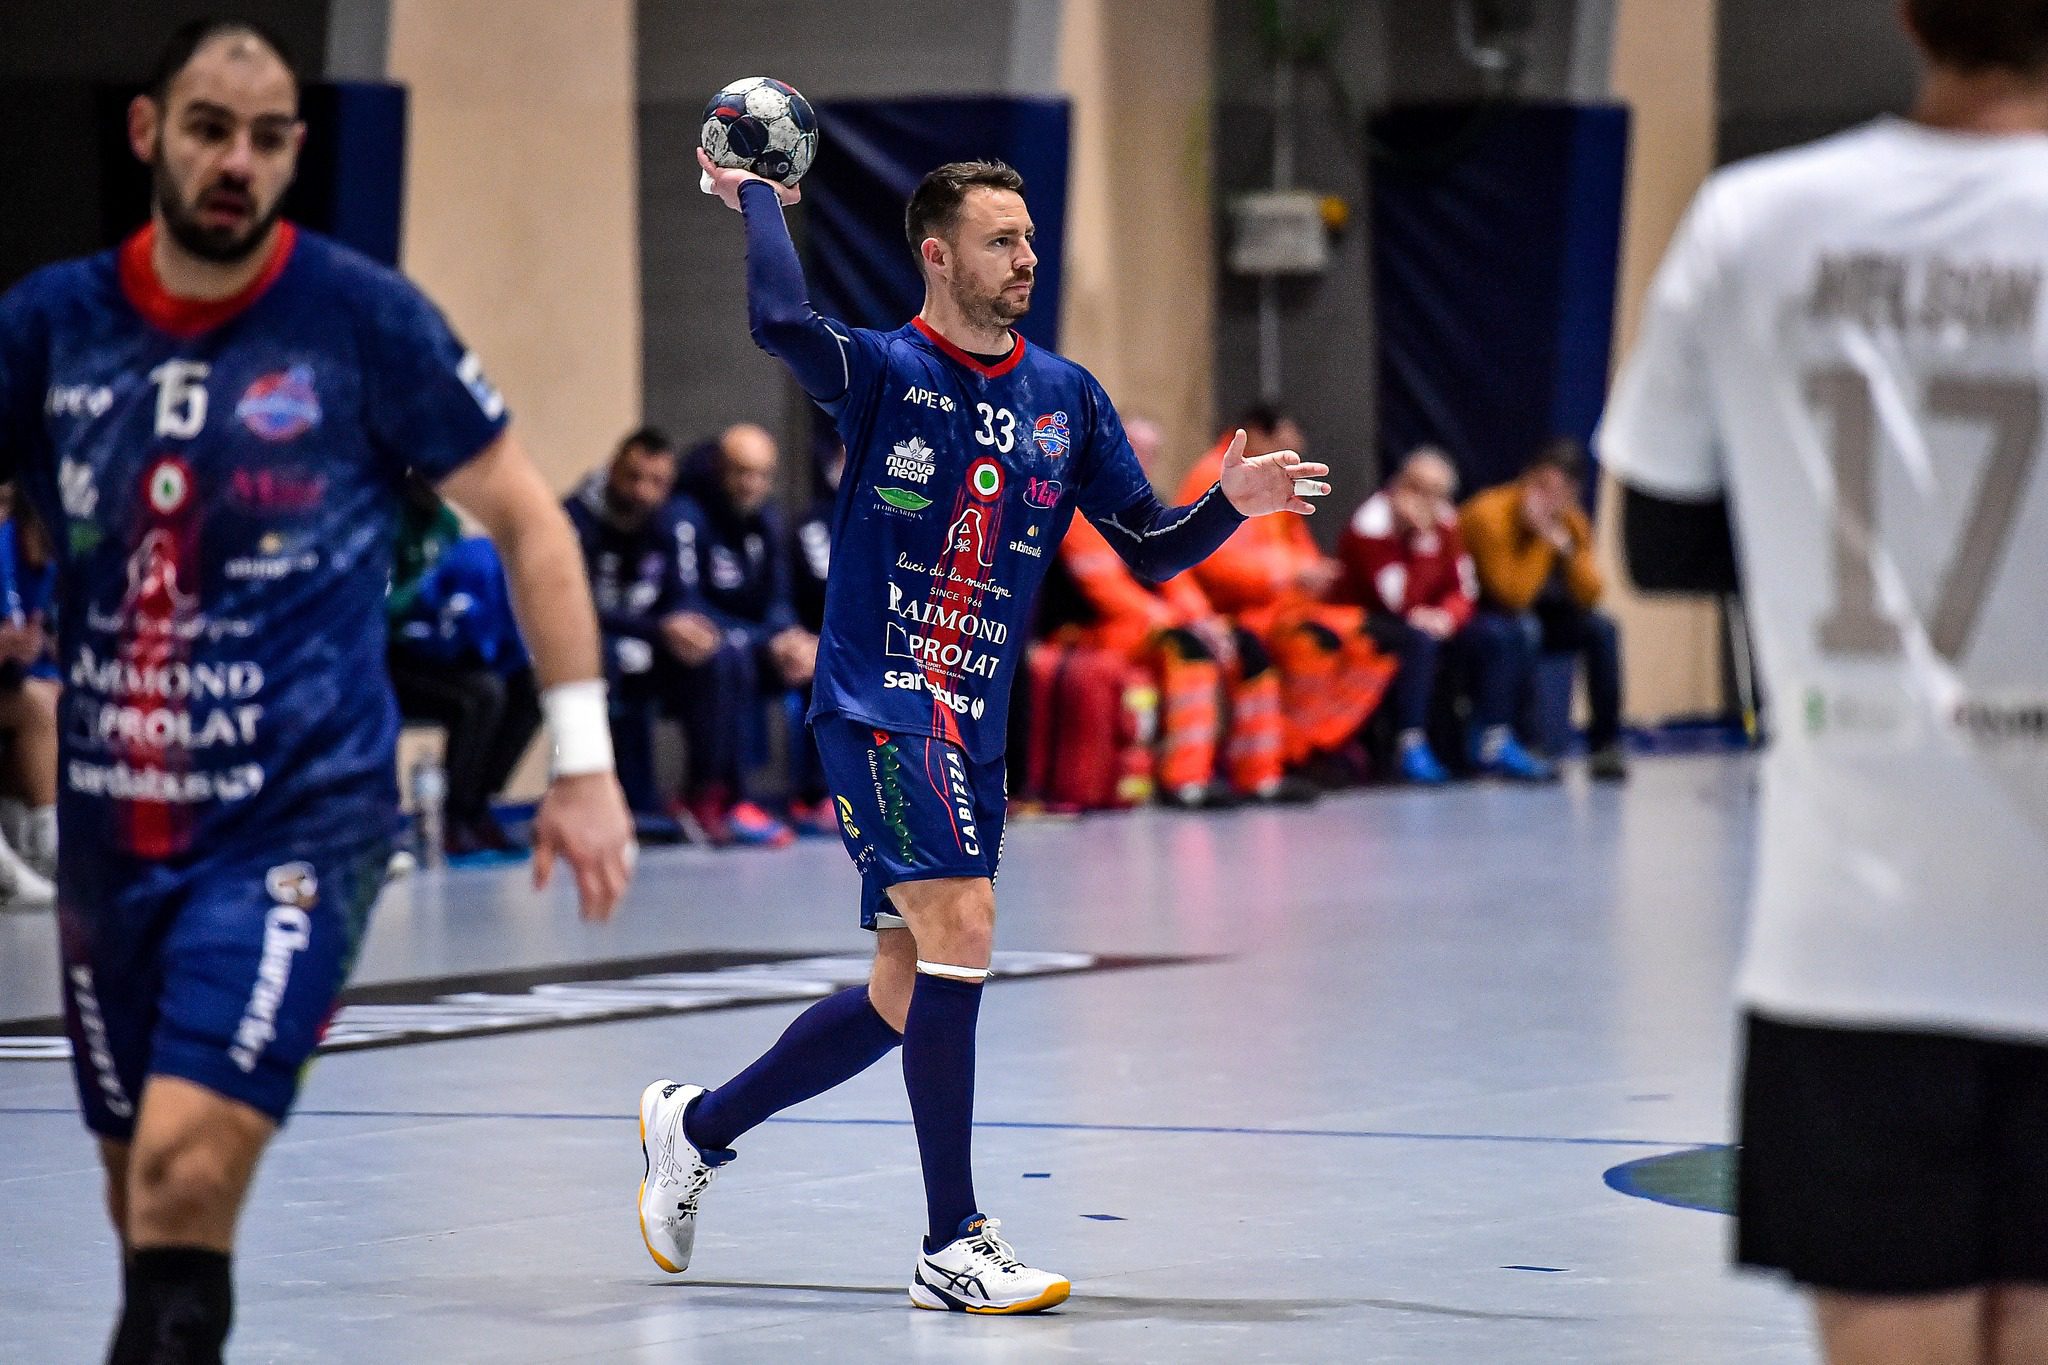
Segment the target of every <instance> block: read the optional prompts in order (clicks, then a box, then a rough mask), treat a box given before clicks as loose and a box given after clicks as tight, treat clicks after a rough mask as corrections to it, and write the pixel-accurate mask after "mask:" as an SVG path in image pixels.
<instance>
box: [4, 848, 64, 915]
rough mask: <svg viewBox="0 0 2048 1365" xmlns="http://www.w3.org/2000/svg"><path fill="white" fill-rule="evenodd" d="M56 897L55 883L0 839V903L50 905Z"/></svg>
mask: <svg viewBox="0 0 2048 1365" xmlns="http://www.w3.org/2000/svg"><path fill="white" fill-rule="evenodd" d="M56 899H57V887H56V884H55V883H53V882H52V881H51V880H50V879H49V878H48V877H45V876H44V875H43V874H42V873H40V872H38V871H36V870H35V869H34V868H33V867H30V866H29V865H28V863H27V862H25V861H23V859H22V856H21V855H20V854H19V853H16V852H15V851H14V850H13V849H12V848H11V847H9V846H8V845H7V843H6V842H5V841H0V905H50V904H54V903H55V901H56Z"/></svg>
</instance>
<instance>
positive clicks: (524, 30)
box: [389, 0, 641, 797]
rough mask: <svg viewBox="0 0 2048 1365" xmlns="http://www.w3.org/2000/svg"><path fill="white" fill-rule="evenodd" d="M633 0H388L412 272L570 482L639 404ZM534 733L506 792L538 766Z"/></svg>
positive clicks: (553, 467)
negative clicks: (405, 97) (405, 125)
mask: <svg viewBox="0 0 2048 1365" xmlns="http://www.w3.org/2000/svg"><path fill="white" fill-rule="evenodd" d="M633 58H634V53H633V5H632V3H631V0H573V3H555V2H553V0H392V5H391V53H390V66H389V70H390V79H391V80H394V81H398V82H401V83H402V84H404V85H405V86H407V87H408V88H409V89H410V91H411V120H412V124H411V132H410V138H409V145H408V147H407V158H406V183H405V260H404V266H405V270H406V273H407V274H409V275H411V276H412V277H413V279H415V280H417V281H419V283H420V285H421V286H422V287H423V288H425V289H426V291H427V292H428V293H429V294H430V295H432V296H433V298H434V301H435V302H436V303H438V304H440V305H441V308H442V310H443V311H444V312H446V313H447V314H448V317H449V319H450V320H451V321H452V322H453V323H454V324H455V327H456V330H457V331H458V332H460V333H461V334H462V337H463V339H464V340H465V341H467V342H468V343H469V344H470V346H471V347H473V348H474V349H475V350H476V353H477V354H478V355H479V356H480V357H482V359H483V363H484V370H485V372H486V373H487V374H489V376H490V377H491V380H492V382H493V383H495V384H496V385H497V386H498V388H499V389H500V390H502V391H503V392H504V394H505V399H506V402H507V403H508V404H510V406H511V408H512V412H513V421H514V424H515V427H516V428H517V430H518V432H519V434H520V437H521V439H522V440H523V441H524V442H525V444H526V446H527V448H528V449H529V450H530V451H532V452H533V456H534V459H535V460H536V461H537V462H538V463H539V465H540V467H541V471H542V473H543V474H545V475H546V476H547V479H548V481H549V482H550V483H552V484H553V485H555V486H556V487H557V488H562V489H566V488H567V487H568V486H569V485H570V484H572V483H573V482H575V481H576V479H578V478H579V477H581V476H582V474H583V473H584V471H586V470H588V469H589V468H590V467H591V466H593V465H595V464H596V463H598V461H599V460H601V459H602V458H603V457H604V455H605V454H606V453H607V452H608V450H609V449H610V447H611V445H612V443H613V442H615V441H616V440H617V439H618V438H619V436H620V435H621V434H623V433H624V432H625V431H627V430H628V429H629V428H631V427H633V426H636V425H638V423H639V420H640V404H641V387H640V250H639V241H640V239H639V224H638V220H637V211H638V210H637V196H638V193H639V173H638V167H637V155H636V151H637V143H636V123H635V115H634V91H635V86H634V80H633V69H634V67H633ZM544 747H545V746H544V745H542V744H539V743H536V744H535V745H534V747H533V749H532V750H531V751H529V753H528V754H527V758H526V762H525V763H523V764H522V765H521V766H520V769H519V771H518V772H516V773H514V774H513V777H512V781H511V783H510V784H509V786H508V788H507V794H508V795H511V796H515V797H518V796H528V797H530V796H533V795H536V794H538V792H539V791H540V789H541V787H542V785H543V784H544V783H545V781H546V774H545V771H544V766H543V758H542V755H543V751H544Z"/></svg>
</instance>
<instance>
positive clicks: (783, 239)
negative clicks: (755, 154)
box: [697, 149, 851, 403]
mask: <svg viewBox="0 0 2048 1365" xmlns="http://www.w3.org/2000/svg"><path fill="white" fill-rule="evenodd" d="M697 161H698V164H699V165H701V166H702V167H703V168H704V181H705V186H706V189H707V191H708V192H709V193H712V194H715V195H717V196H718V198H719V199H720V201H721V202H723V203H724V204H725V205H726V206H727V207H728V208H731V209H734V210H737V211H738V212H739V214H740V215H741V216H742V217H744V218H745V219H746V220H747V329H748V331H749V332H751V333H752V334H753V337H754V344H755V345H757V346H759V347H760V348H761V349H762V350H764V351H766V352H768V354H770V355H772V356H774V357H775V358H776V359H777V360H780V361H781V362H782V363H783V364H785V365H787V366H788V367H789V372H790V373H791V374H793V375H795V376H796V382H797V383H798V385H800V386H801V387H802V388H803V391H804V392H805V393H807V394H809V395H810V396H811V397H812V398H814V399H816V400H817V401H818V402H820V403H832V402H835V401H837V400H839V399H841V398H844V397H845V396H846V390H847V387H848V384H849V382H850V377H851V376H850V374H849V371H848V369H847V360H846V349H845V348H846V339H845V338H844V337H842V336H840V335H839V334H838V333H837V332H834V331H833V330H832V325H831V324H830V323H828V322H827V321H826V320H825V319H824V317H823V316H821V315H820V314H819V312H818V310H817V309H815V308H813V307H811V300H810V294H809V292H808V290H806V288H805V287H804V269H803V264H802V262H800V261H798V260H797V255H796V243H794V242H792V241H791V240H790V239H789V225H788V224H786V223H784V222H783V221H782V208H783V205H785V204H794V203H795V202H796V201H797V191H796V190H794V189H786V188H784V187H782V186H779V185H773V184H770V183H769V182H768V181H766V180H763V179H762V178H761V177H760V176H758V175H754V174H752V173H751V172H748V171H736V170H731V169H728V168H725V167H721V166H714V165H713V164H712V163H711V158H709V157H708V156H706V155H705V154H704V153H703V151H702V150H701V149H700V150H699V151H698V153H697Z"/></svg>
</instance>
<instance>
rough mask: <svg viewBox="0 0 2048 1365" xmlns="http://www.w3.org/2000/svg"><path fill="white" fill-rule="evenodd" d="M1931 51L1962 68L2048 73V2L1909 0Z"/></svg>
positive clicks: (1916, 28) (1912, 19) (1917, 32)
mask: <svg viewBox="0 0 2048 1365" xmlns="http://www.w3.org/2000/svg"><path fill="white" fill-rule="evenodd" d="M1906 18H1907V22H1908V23H1910V24H1911V25H1912V26H1913V34H1914V36H1915V37H1917V38H1918V39H1919V40H1920V45H1921V46H1922V47H1924V48H1926V49H1927V55H1928V57H1929V58H1930V59H1932V60H1933V61H1934V62H1935V63H1936V64H1937V65H1939V66H1946V67H1953V68H1954V69H1956V70H1958V71H1993V70H2004V71H2017V72H2020V73H2021V74H2023V75H2028V76H2037V75H2040V74H2042V73H2043V72H2044V71H2048V0H1906Z"/></svg>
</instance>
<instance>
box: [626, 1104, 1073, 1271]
mask: <svg viewBox="0 0 2048 1365" xmlns="http://www.w3.org/2000/svg"><path fill="white" fill-rule="evenodd" d="M640 1154H641V1156H643V1157H644V1156H646V1155H647V1116H646V1115H645V1114H642V1115H641V1116H640ZM646 1207H647V1178H646V1177H645V1176H642V1177H641V1179H640V1203H639V1206H638V1207H636V1208H635V1209H634V1212H635V1213H636V1214H638V1215H639V1218H640V1245H642V1246H644V1247H646V1248H647V1254H648V1255H649V1256H652V1257H653V1258H654V1263H655V1264H656V1265H658V1266H660V1267H661V1268H662V1269H663V1270H666V1271H667V1272H668V1273H669V1274H671V1275H680V1274H682V1273H683V1268H682V1267H681V1266H679V1265H673V1264H671V1263H670V1262H669V1259H668V1258H667V1257H666V1256H663V1255H662V1254H661V1253H660V1252H658V1251H656V1250H655V1249H654V1243H653V1242H652V1241H650V1240H648V1237H647V1213H646ZM1060 1297H1061V1298H1065V1297H1066V1295H1064V1294H1062V1295H1060Z"/></svg>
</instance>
